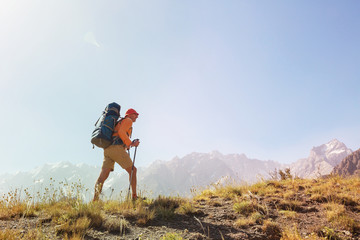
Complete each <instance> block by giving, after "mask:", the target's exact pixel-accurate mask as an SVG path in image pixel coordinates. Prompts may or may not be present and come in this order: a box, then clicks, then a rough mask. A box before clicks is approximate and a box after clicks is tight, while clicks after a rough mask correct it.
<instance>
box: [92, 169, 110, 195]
mask: <svg viewBox="0 0 360 240" xmlns="http://www.w3.org/2000/svg"><path fill="white" fill-rule="evenodd" d="M110 172H111V169H110V168H102V169H101V172H100V176H99V178H98V180H97V181H96V184H95V193H94V199H93V201H97V200H99V198H100V194H101V190H102V187H103V185H104V182H105V180H106V179H107V178H108V177H109V174H110Z"/></svg>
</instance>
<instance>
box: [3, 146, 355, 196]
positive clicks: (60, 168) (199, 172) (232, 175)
mask: <svg viewBox="0 0 360 240" xmlns="http://www.w3.org/2000/svg"><path fill="white" fill-rule="evenodd" d="M351 153H352V151H351V150H350V149H348V148H347V147H346V146H345V144H343V143H341V142H340V141H338V140H336V139H334V140H332V141H330V142H328V143H326V144H323V145H320V146H318V147H314V148H312V150H311V151H310V155H309V157H308V158H306V159H300V160H298V161H297V162H295V163H293V164H291V165H284V164H280V163H278V162H276V161H270V160H267V161H264V160H258V159H251V158H248V157H247V156H246V155H245V154H227V155H223V154H221V153H220V152H218V151H213V152H210V153H196V152H194V153H191V154H188V155H186V156H184V157H182V158H179V157H175V158H173V159H172V160H170V161H160V160H159V161H155V162H153V163H152V164H151V165H150V166H149V167H146V168H138V185H139V190H141V191H143V193H144V194H145V195H151V196H157V195H165V196H166V195H177V194H179V195H181V196H189V195H190V194H191V191H192V190H194V189H195V190H199V189H201V188H203V187H207V186H209V185H210V184H213V183H216V182H219V181H220V182H224V181H227V180H232V181H236V182H250V183H251V182H255V181H258V180H259V179H261V178H263V179H267V178H269V177H270V174H269V173H271V172H273V171H274V170H275V169H284V168H287V167H290V169H291V172H292V173H293V174H294V175H296V176H299V177H303V178H314V177H317V176H318V175H326V174H329V173H330V172H331V171H332V170H333V169H334V167H335V166H336V165H337V164H339V163H340V162H341V160H342V159H344V158H345V157H346V156H348V155H349V154H351ZM100 169H101V166H90V165H87V164H72V163H70V162H61V163H55V164H45V165H44V166H41V167H39V168H36V169H34V170H32V171H29V172H19V173H17V174H6V175H2V176H0V192H7V191H8V190H9V189H16V188H21V189H24V188H29V189H32V190H33V191H35V190H37V191H38V190H43V189H45V188H46V187H49V184H50V181H49V180H50V179H53V181H56V182H77V181H79V179H81V183H82V184H83V185H84V188H85V189H88V190H89V191H87V196H84V198H86V199H90V198H91V196H92V194H93V186H94V183H95V181H96V179H97V177H98V174H99V173H100ZM128 181H129V180H128V176H127V174H125V171H119V170H118V169H117V168H116V169H115V171H114V172H112V173H111V174H110V176H109V178H108V180H107V181H106V182H105V184H104V188H103V189H104V191H103V193H104V196H105V197H107V198H109V197H116V196H118V195H119V194H122V195H123V196H124V194H126V193H125V192H126V191H127V188H128V184H129V183H128Z"/></svg>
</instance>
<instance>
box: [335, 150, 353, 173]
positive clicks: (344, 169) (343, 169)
mask: <svg viewBox="0 0 360 240" xmlns="http://www.w3.org/2000/svg"><path fill="white" fill-rule="evenodd" d="M332 173H334V174H338V175H342V176H351V175H358V176H360V149H359V150H357V151H355V152H353V153H352V154H350V155H349V156H347V157H346V158H344V160H342V161H341V163H340V164H339V165H337V166H336V167H335V168H334V170H333V172H332Z"/></svg>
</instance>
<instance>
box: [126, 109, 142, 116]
mask: <svg viewBox="0 0 360 240" xmlns="http://www.w3.org/2000/svg"><path fill="white" fill-rule="evenodd" d="M133 113H135V114H136V115H139V114H138V113H137V112H136V111H135V110H134V109H132V108H129V109H128V110H127V111H126V113H125V116H127V115H130V114H133Z"/></svg>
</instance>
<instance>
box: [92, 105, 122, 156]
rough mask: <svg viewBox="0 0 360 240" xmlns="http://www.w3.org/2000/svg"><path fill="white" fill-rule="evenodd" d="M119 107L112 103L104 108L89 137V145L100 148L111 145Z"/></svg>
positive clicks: (118, 115)
mask: <svg viewBox="0 0 360 240" xmlns="http://www.w3.org/2000/svg"><path fill="white" fill-rule="evenodd" d="M120 109H121V107H120V105H119V104H117V103H115V102H113V103H110V104H109V105H107V106H106V108H105V110H104V111H103V114H102V115H101V116H100V118H99V119H98V120H97V122H96V123H95V130H94V131H93V133H92V135H91V143H92V144H94V145H96V146H97V147H100V148H104V149H105V148H107V147H109V146H110V145H111V143H112V134H113V131H114V128H115V125H116V122H117V120H118V118H119V117H120Z"/></svg>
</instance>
